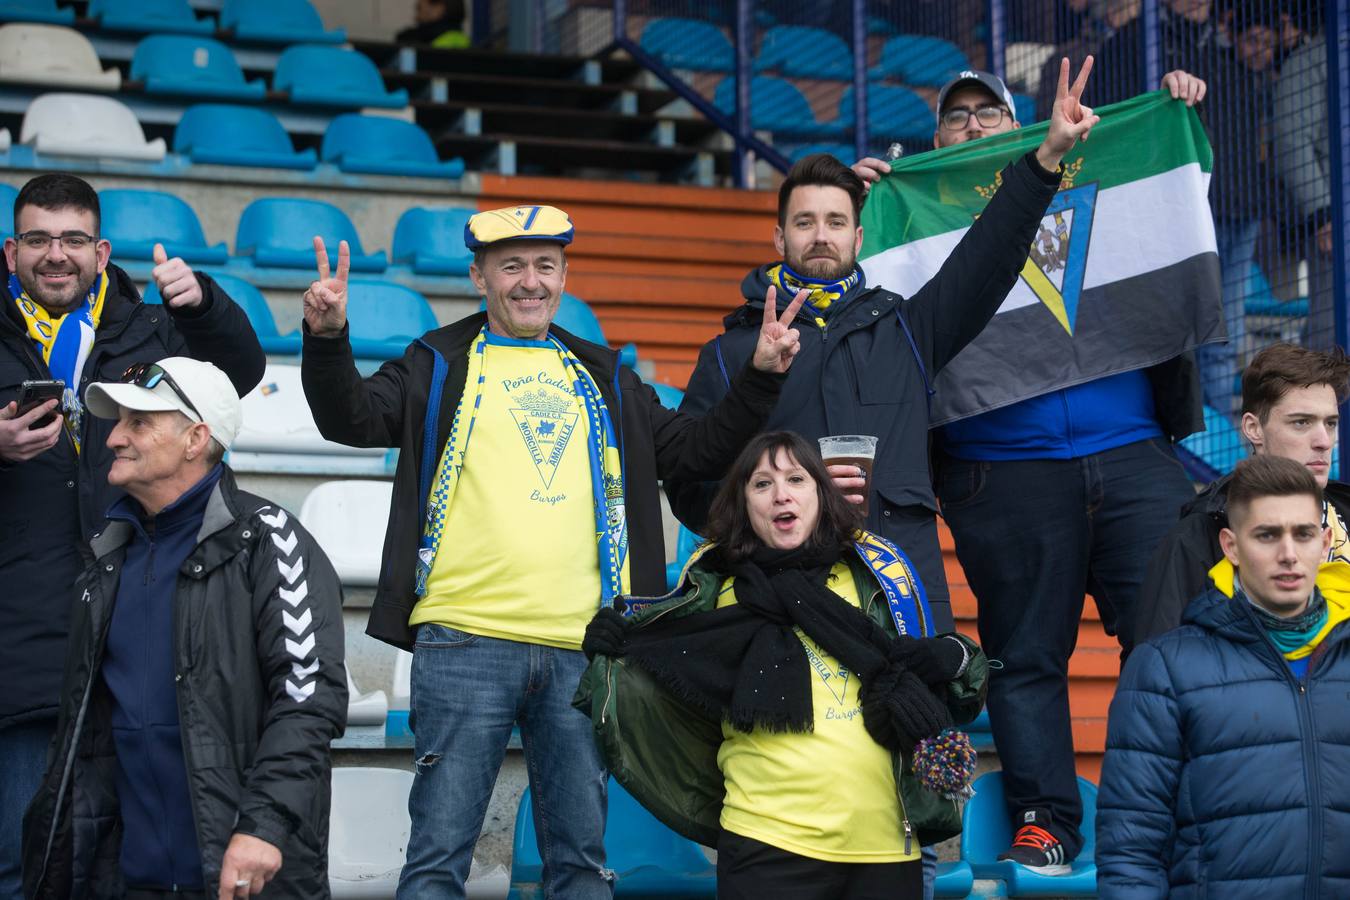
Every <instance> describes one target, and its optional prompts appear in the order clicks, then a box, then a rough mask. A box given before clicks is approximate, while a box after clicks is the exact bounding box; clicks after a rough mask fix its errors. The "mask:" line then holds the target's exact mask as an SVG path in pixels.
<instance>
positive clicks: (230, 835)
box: [24, 357, 347, 900]
mask: <svg viewBox="0 0 1350 900" xmlns="http://www.w3.org/2000/svg"><path fill="white" fill-rule="evenodd" d="M86 403H87V404H88V411H89V412H90V413H92V414H93V415H95V416H98V417H100V418H103V419H108V420H111V421H115V422H116V424H115V425H114V427H113V430H112V433H111V435H110V436H109V438H108V446H109V448H110V449H111V450H112V451H113V454H114V456H115V460H114V462H113V465H112V469H111V470H110V472H109V475H108V478H109V480H110V481H111V482H112V484H113V485H115V486H117V487H118V488H121V489H122V490H124V491H125V492H126V494H127V496H125V497H123V498H122V499H121V500H119V501H118V502H117V503H115V504H114V505H113V507H112V510H111V511H110V513H109V518H108V521H107V523H106V525H105V527H104V529H103V531H102V532H100V533H99V534H97V535H95V537H94V540H93V552H94V557H95V559H94V561H93V563H92V564H91V565H90V566H89V568H88V569H86V570H85V573H84V575H83V577H82V578H81V580H80V582H79V584H78V586H77V594H76V596H77V597H78V598H79V602H78V603H76V604H75V613H74V616H73V618H72V623H71V640H70V654H69V658H68V660H67V666H66V678H65V683H64V685H63V688H62V696H61V711H60V720H59V725H58V728H57V738H56V741H55V743H54V748H55V752H54V754H53V757H52V762H51V766H50V768H49V769H48V772H47V776H46V778H45V780H44V783H43V786H42V789H41V791H40V792H39V793H38V796H37V798H36V799H35V800H34V802H33V805H32V807H31V808H30V810H29V813H28V816H27V818H26V821H25V833H24V847H25V850H24V882H25V890H26V892H27V896H28V897H29V898H44V900H45V898H52V900H57V898H60V900H72V898H73V900H86V898H88V900H101V898H124V900H160V898H164V900H194V898H195V900H205V898H207V897H211V898H225V897H236V898H244V897H248V896H250V895H251V894H257V893H259V892H261V891H263V887H264V885H266V886H267V890H266V896H268V897H285V898H292V900H314V898H323V897H327V896H328V864H327V844H328V798H329V765H330V763H329V749H328V745H329V743H330V742H331V741H332V740H333V738H335V737H337V736H338V735H339V734H341V733H342V729H343V727H344V725H345V724H346V713H347V681H346V671H345V668H344V666H343V632H342V586H341V583H340V581H339V580H338V577H337V573H336V572H335V571H334V570H333V567H332V565H331V564H330V563H329V561H328V559H327V557H325V556H324V554H323V551H322V550H320V549H319V546H318V544H317V543H315V541H314V539H313V538H312V537H311V536H310V535H309V534H308V533H307V532H306V531H305V530H304V529H303V528H302V527H300V524H299V522H297V521H296V520H295V519H293V518H292V517H291V516H289V515H288V514H287V513H286V511H285V510H283V509H281V508H280V507H277V506H274V505H271V504H269V503H268V501H266V500H263V499H261V498H258V497H254V496H252V495H250V494H246V493H244V492H242V491H240V490H239V489H238V488H236V487H235V483H234V477H233V475H232V474H231V472H230V470H229V469H228V468H227V467H226V466H225V465H224V464H223V463H222V462H221V461H220V460H221V457H222V456H224V454H225V451H226V450H227V449H228V448H229V445H230V442H231V441H232V440H233V439H234V437H235V435H236V434H237V433H238V431H239V426H240V413H241V409H240V402H239V397H238V395H237V394H236V392H235V388H234V386H233V385H232V384H231V383H230V380H229V379H228V378H227V377H226V376H225V374H224V373H223V372H221V371H220V370H219V369H217V368H216V367H215V366H213V365H211V364H210V363H205V362H199V361H197V360H194V359H187V358H184V357H173V358H169V359H164V360H161V361H160V362H159V363H156V364H147V365H144V366H139V367H137V368H136V369H133V370H132V371H131V372H130V373H128V376H127V378H126V379H125V380H124V381H122V382H118V383H102V382H100V383H96V384H93V385H91V386H90V387H89V391H88V393H87V395H86Z"/></svg>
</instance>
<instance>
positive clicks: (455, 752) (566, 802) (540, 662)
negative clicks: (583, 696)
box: [398, 624, 614, 900]
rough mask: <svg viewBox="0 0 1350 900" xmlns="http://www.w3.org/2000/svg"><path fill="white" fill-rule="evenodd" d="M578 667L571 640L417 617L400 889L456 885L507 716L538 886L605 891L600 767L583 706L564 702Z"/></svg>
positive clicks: (453, 889) (575, 894)
mask: <svg viewBox="0 0 1350 900" xmlns="http://www.w3.org/2000/svg"><path fill="white" fill-rule="evenodd" d="M585 668H586V657H585V656H584V655H583V654H582V653H581V652H580V651H578V650H559V649H556V648H554V647H545V646H541V645H539V644H524V643H519V642H517V641H504V640H498V639H496V638H489V637H481V636H479V635H474V634H468V633H466V632H463V631H456V630H455V629H453V628H447V627H445V626H444V625H430V624H428V625H422V626H421V627H420V628H418V631H417V644H416V648H415V649H414V651H413V663H412V703H411V709H410V716H409V722H410V724H411V726H412V730H413V747H414V750H413V752H414V756H415V760H416V764H417V772H416V775H415V776H414V778H413V786H412V794H411V795H410V796H409V798H408V811H409V813H410V814H411V816H412V835H411V837H410V838H409V840H408V860H407V863H406V864H405V865H404V867H403V874H402V876H401V877H400V878H399V885H398V900H454V898H462V897H464V882H465V881H466V880H467V879H468V877H469V865H470V863H471V862H472V861H473V848H474V844H475V843H476V841H477V840H478V833H479V831H481V830H482V827H483V817H484V816H485V815H486V813H487V807H488V801H489V799H491V797H492V786H493V784H494V783H495V782H496V780H497V772H498V770H499V769H500V768H501V765H502V760H503V759H504V757H505V755H506V743H507V741H508V740H509V739H510V737H511V728H512V726H513V725H514V724H515V723H516V722H519V723H520V736H521V741H522V743H523V744H524V747H525V766H526V769H527V770H528V772H529V779H530V791H531V793H532V794H533V796H534V816H535V821H534V824H535V830H536V832H537V833H538V835H539V855H540V857H541V858H542V859H543V861H544V896H545V897H547V898H550V900H551V898H558V900H610V898H611V897H613V896H614V886H613V873H611V872H610V871H609V870H608V869H606V868H605V846H604V837H605V804H606V798H605V787H606V781H607V779H608V775H607V773H606V772H605V768H604V764H603V762H602V761H601V759H600V754H599V752H598V751H597V750H596V748H595V740H594V738H593V737H592V734H591V721H590V718H589V717H587V716H585V715H583V714H582V713H579V712H577V711H576V710H575V709H573V708H572V695H573V694H574V693H575V692H576V689H577V683H578V682H579V681H580V680H581V673H582V672H583V671H584V670H585Z"/></svg>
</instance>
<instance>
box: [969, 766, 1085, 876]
mask: <svg viewBox="0 0 1350 900" xmlns="http://www.w3.org/2000/svg"><path fill="white" fill-rule="evenodd" d="M974 787H975V796H974V797H972V798H971V799H970V801H969V802H968V803H966V809H965V812H964V814H963V821H962V831H961V859H962V860H964V861H965V862H968V863H970V868H971V871H972V872H973V873H974V876H975V877H976V878H992V879H998V880H1000V881H1003V882H1004V883H1005V884H1006V885H1007V887H1008V896H1009V897H1095V896H1097V864H1096V863H1095V862H1094V861H1093V854H1094V852H1095V850H1096V846H1097V839H1096V831H1097V787H1096V785H1094V784H1093V783H1092V782H1090V781H1088V780H1087V779H1085V778H1079V779H1078V794H1079V797H1080V798H1081V799H1082V802H1083V824H1082V826H1081V831H1082V833H1083V849H1082V851H1081V852H1080V853H1079V854H1078V858H1077V859H1075V860H1074V861H1073V863H1072V871H1071V872H1070V873H1069V874H1068V875H1061V876H1049V875H1039V874H1037V873H1035V872H1032V871H1031V870H1030V869H1028V868H1026V867H1025V866H1019V865H1018V864H1017V863H1013V862H1008V861H1007V860H1000V859H999V858H998V855H999V854H1000V853H1002V852H1004V851H1005V850H1007V849H1008V847H1010V846H1011V845H1012V825H1011V824H1010V823H1009V821H1008V810H1007V807H1006V806H1005V805H1004V800H1003V773H1002V772H988V773H986V774H984V775H981V776H980V777H979V778H978V779H976V781H975V785H974Z"/></svg>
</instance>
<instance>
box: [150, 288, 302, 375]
mask: <svg viewBox="0 0 1350 900" xmlns="http://www.w3.org/2000/svg"><path fill="white" fill-rule="evenodd" d="M209 274H210V276H211V277H212V278H213V279H215V282H216V284H218V285H220V288H221V290H223V291H224V292H225V293H227V294H229V295H230V299H231V300H233V301H234V302H235V303H237V304H239V308H240V309H242V310H243V311H244V315H246V316H248V321H249V324H250V325H252V326H253V333H254V334H256V335H257V336H258V343H259V344H261V345H262V348H263V352H264V353H271V354H273V355H275V356H299V355H300V345H301V338H300V332H299V331H298V330H296V331H292V332H291V333H290V334H286V335H283V334H281V333H280V332H278V330H277V320H276V318H275V317H273V315H272V309H271V307H269V306H268V305H267V298H265V297H264V296H263V294H262V291H260V290H258V289H257V288H256V287H254V286H253V285H252V284H249V283H248V282H247V281H245V280H244V279H242V278H240V277H238V276H236V275H229V274H226V273H224V272H211V273H209ZM141 299H142V300H144V301H145V302H146V303H156V304H158V303H163V302H164V299H163V298H162V297H160V295H159V288H158V287H157V286H156V285H155V283H154V282H153V281H151V282H150V283H149V284H147V285H146V286H145V293H144V294H143V295H142V297H141ZM297 311H298V310H297Z"/></svg>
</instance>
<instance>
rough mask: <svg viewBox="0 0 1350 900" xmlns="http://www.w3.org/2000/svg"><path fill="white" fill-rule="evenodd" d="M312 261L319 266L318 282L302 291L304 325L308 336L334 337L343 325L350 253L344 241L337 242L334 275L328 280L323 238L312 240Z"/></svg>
mask: <svg viewBox="0 0 1350 900" xmlns="http://www.w3.org/2000/svg"><path fill="white" fill-rule="evenodd" d="M314 259H315V262H316V263H317V264H318V267H319V280H318V281H315V282H314V283H313V284H311V285H310V286H309V290H307V291H305V324H306V325H308V326H309V330H310V332H311V333H312V334H316V335H319V336H320V337H336V336H337V335H339V334H341V333H342V329H343V328H344V327H345V326H346V324H347V270H348V268H350V266H351V260H352V253H351V250H350V248H348V247H347V242H346V241H340V242H339V243H338V264H337V275H335V276H333V277H331V278H330V277H329V274H328V249H327V248H326V247H324V245H323V238H321V237H318V236H317V235H316V236H315V238H314Z"/></svg>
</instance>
